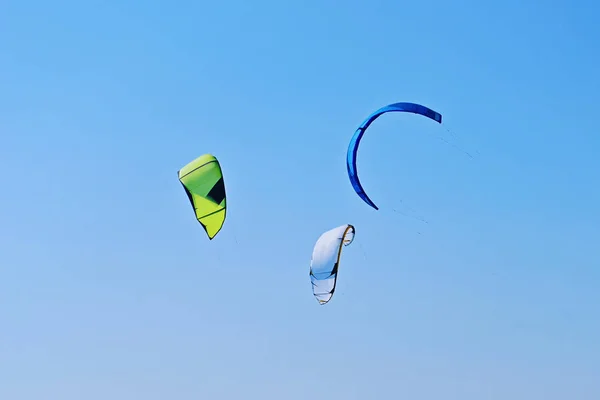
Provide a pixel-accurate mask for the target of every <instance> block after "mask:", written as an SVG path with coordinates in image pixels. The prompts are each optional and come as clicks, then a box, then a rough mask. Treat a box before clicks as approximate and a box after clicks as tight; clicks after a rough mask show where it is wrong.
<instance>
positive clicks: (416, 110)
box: [346, 103, 442, 210]
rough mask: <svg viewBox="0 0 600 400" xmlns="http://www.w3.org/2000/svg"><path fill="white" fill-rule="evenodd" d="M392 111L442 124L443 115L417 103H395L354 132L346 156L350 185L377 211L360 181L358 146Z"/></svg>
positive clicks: (370, 118)
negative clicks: (379, 118)
mask: <svg viewBox="0 0 600 400" xmlns="http://www.w3.org/2000/svg"><path fill="white" fill-rule="evenodd" d="M392 111H400V112H409V113H413V114H419V115H423V116H425V117H427V118H430V119H432V120H434V121H435V122H437V123H440V124H441V123H442V115H441V114H440V113H438V112H435V111H433V110H432V109H430V108H427V107H425V106H422V105H420V104H415V103H394V104H390V105H387V106H385V107H383V108H380V109H379V110H377V111H375V112H374V113H373V114H371V115H369V116H368V117H367V119H365V120H364V121H363V123H362V124H361V125H360V126H359V128H358V129H357V130H356V132H354V136H352V139H351V140H350V145H349V146H348V153H347V154H346V167H347V169H348V177H349V178H350V183H351V184H352V187H353V188H354V191H355V192H356V194H358V195H359V196H360V198H361V199H363V200H364V202H365V203H367V204H368V205H370V206H371V207H373V208H374V209H376V210H379V208H378V207H377V206H376V205H375V203H373V202H372V201H371V199H370V198H369V196H367V194H366V193H365V190H364V189H363V187H362V184H361V183H360V180H359V179H358V171H357V168H356V154H357V152H358V145H359V144H360V141H361V139H362V137H363V135H364V133H365V131H366V130H367V128H368V127H369V125H371V123H373V121H375V120H376V119H377V118H378V117H379V116H380V115H382V114H385V113H387V112H392Z"/></svg>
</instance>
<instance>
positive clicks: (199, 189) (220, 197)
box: [177, 154, 227, 240]
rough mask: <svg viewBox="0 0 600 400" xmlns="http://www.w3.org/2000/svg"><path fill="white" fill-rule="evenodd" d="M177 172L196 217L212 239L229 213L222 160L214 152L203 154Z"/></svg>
mask: <svg viewBox="0 0 600 400" xmlns="http://www.w3.org/2000/svg"><path fill="white" fill-rule="evenodd" d="M177 174H178V175H179V181H180V182H181V184H182V185H183V188H184V189H185V192H186V193H187V195H188V198H189V199H190V203H192V207H193V208H194V212H195V213H196V219H197V220H198V222H200V225H202V227H203V228H204V230H205V231H206V234H207V235H208V238H209V239H210V240H212V239H213V238H214V237H215V236H216V235H217V233H219V231H220V230H221V228H222V227H223V223H224V222H225V215H226V214H227V206H226V202H227V199H226V196H225V183H224V182H223V172H222V171H221V165H219V161H218V160H217V159H216V158H215V156H213V155H212V154H204V155H202V156H200V157H198V158H196V159H195V160H194V161H192V162H191V163H189V164H187V165H186V166H185V167H183V168H181V169H180V170H179V171H178V173H177Z"/></svg>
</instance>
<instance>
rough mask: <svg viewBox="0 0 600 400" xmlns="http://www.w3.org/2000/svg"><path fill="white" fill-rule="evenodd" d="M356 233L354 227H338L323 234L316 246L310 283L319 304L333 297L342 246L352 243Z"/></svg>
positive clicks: (311, 264) (347, 225) (311, 263)
mask: <svg viewBox="0 0 600 400" xmlns="http://www.w3.org/2000/svg"><path fill="white" fill-rule="evenodd" d="M354 232H355V231H354V226H352V225H349V224H346V225H342V226H338V227H337V228H334V229H331V230H329V231H327V232H325V233H323V234H322V235H321V237H319V239H318V240H317V243H316V244H315V248H314V249H313V254H312V260H311V262H310V281H311V283H312V288H313V294H314V296H315V297H316V299H317V301H318V302H319V304H327V303H328V302H329V300H331V298H332V297H333V292H335V286H336V283H337V274H338V268H339V265H340V257H341V255H342V246H348V245H349V244H350V243H352V241H353V240H354Z"/></svg>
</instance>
